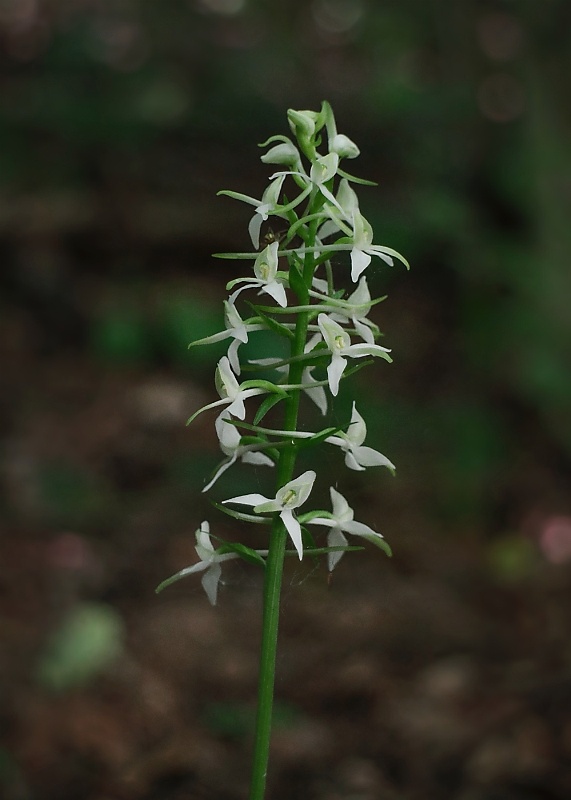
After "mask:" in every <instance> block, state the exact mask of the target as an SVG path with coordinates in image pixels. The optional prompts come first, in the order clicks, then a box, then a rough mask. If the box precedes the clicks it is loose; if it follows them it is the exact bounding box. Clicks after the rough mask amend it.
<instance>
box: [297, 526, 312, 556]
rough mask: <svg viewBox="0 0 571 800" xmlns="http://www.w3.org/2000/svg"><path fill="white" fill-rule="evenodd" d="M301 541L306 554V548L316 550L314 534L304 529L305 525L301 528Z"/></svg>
mask: <svg viewBox="0 0 571 800" xmlns="http://www.w3.org/2000/svg"><path fill="white" fill-rule="evenodd" d="M298 521H299V518H298ZM301 541H302V543H303V550H304V552H305V551H306V548H307V549H309V550H314V549H315V548H316V544H315V539H314V538H313V534H312V533H311V532H310V531H308V530H307V528H304V527H303V525H302V526H301Z"/></svg>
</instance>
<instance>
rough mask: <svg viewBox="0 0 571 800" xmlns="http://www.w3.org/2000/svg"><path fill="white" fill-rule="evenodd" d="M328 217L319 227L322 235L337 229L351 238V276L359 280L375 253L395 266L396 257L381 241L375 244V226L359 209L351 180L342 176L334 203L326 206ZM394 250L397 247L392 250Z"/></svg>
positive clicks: (324, 235)
mask: <svg viewBox="0 0 571 800" xmlns="http://www.w3.org/2000/svg"><path fill="white" fill-rule="evenodd" d="M324 210H325V212H326V213H327V215H328V216H329V217H330V219H329V220H327V221H326V222H324V223H323V225H322V226H321V228H320V229H319V231H318V235H319V237H320V238H321V239H326V238H327V237H328V236H331V235H332V234H334V233H337V232H340V233H344V234H345V235H346V236H349V237H350V238H351V239H352V245H353V246H352V247H351V279H352V280H353V282H354V283H356V282H357V281H358V280H359V278H360V277H361V274H362V273H363V272H364V271H365V270H366V269H367V267H368V266H369V264H370V263H371V257H372V256H378V257H379V258H382V259H383V261H385V262H386V263H387V264H389V265H390V266H392V265H393V264H394V261H393V259H392V257H391V256H390V255H389V253H388V252H387V250H388V249H390V248H386V247H383V246H382V245H375V244H373V229H372V227H371V224H370V223H369V222H368V221H367V220H366V219H365V217H364V216H363V215H362V214H361V212H360V210H359V200H358V198H357V195H356V193H355V191H354V190H353V189H352V188H351V186H350V185H349V182H348V181H347V180H346V179H345V178H343V179H342V180H341V181H340V182H339V189H338V190H337V197H336V199H335V203H333V204H327V205H326V206H325V208H324ZM391 252H394V251H391Z"/></svg>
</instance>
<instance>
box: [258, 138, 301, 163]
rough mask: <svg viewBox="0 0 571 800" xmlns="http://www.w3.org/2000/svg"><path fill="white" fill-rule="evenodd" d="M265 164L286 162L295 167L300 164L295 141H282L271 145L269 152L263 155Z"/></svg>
mask: <svg viewBox="0 0 571 800" xmlns="http://www.w3.org/2000/svg"><path fill="white" fill-rule="evenodd" d="M261 160H262V161H263V163H264V164H285V165H286V166H288V167H293V166H295V165H296V164H299V160H300V158H299V151H298V149H297V147H296V146H295V145H294V144H293V142H282V144H276V145H274V147H271V148H270V149H269V150H268V152H267V153H264V155H263V156H262V157H261Z"/></svg>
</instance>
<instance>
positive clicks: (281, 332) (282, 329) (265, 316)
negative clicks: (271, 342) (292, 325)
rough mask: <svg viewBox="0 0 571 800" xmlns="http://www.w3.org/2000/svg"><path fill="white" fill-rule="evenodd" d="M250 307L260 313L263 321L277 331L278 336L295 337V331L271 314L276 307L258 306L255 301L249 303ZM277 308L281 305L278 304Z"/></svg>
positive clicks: (270, 328)
mask: <svg viewBox="0 0 571 800" xmlns="http://www.w3.org/2000/svg"><path fill="white" fill-rule="evenodd" d="M249 305H250V307H251V308H253V309H254V311H255V312H256V313H257V314H258V315H259V317H260V319H261V320H262V322H263V323H264V324H265V325H267V326H268V328H269V330H271V331H273V332H274V333H277V334H278V336H285V337H286V338H288V339H293V338H294V333H293V331H290V329H289V328H286V326H285V325H282V324H281V322H278V321H277V320H275V319H273V317H270V316H269V315H270V314H271V313H273V312H274V311H275V309H273V308H271V307H270V306H266V307H265V308H264V307H262V306H256V305H255V304H254V303H249ZM276 308H280V310H281V306H276Z"/></svg>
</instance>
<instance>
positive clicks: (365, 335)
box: [352, 317, 375, 344]
mask: <svg viewBox="0 0 571 800" xmlns="http://www.w3.org/2000/svg"><path fill="white" fill-rule="evenodd" d="M352 319H353V325H354V326H355V330H356V331H357V333H358V334H359V336H360V337H361V339H363V340H364V341H365V342H367V343H368V344H375V337H374V336H373V331H372V330H371V329H370V328H369V326H368V325H366V324H364V323H363V322H361V321H360V320H358V319H357V317H353V318H352Z"/></svg>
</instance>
